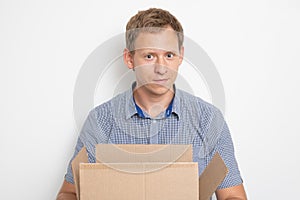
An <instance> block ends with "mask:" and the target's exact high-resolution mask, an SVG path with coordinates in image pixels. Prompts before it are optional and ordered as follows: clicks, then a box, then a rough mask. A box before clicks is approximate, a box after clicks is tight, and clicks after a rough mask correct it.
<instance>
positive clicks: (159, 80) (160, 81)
mask: <svg viewBox="0 0 300 200" xmlns="http://www.w3.org/2000/svg"><path fill="white" fill-rule="evenodd" d="M168 80H169V79H167V78H166V79H155V80H153V82H154V83H156V84H165V83H166V82H168Z"/></svg>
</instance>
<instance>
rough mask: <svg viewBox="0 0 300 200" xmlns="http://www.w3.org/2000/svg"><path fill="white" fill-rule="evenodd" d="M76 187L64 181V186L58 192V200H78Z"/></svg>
mask: <svg viewBox="0 0 300 200" xmlns="http://www.w3.org/2000/svg"><path fill="white" fill-rule="evenodd" d="M76 199H77V198H76V189H75V185H73V184H71V183H68V182H67V181H65V180H64V182H63V185H62V186H61V188H60V191H59V192H58V195H57V197H56V200H76Z"/></svg>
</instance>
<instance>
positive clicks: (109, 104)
mask: <svg viewBox="0 0 300 200" xmlns="http://www.w3.org/2000/svg"><path fill="white" fill-rule="evenodd" d="M126 93H127V91H125V92H122V93H119V94H118V95H116V96H114V97H112V98H111V99H109V100H108V101H105V102H104V103H101V104H99V105H97V106H96V107H95V108H94V109H92V112H96V113H97V114H105V115H107V114H109V113H111V112H112V109H115V108H116V107H119V106H120V105H121V104H122V102H123V103H124V101H125V97H126Z"/></svg>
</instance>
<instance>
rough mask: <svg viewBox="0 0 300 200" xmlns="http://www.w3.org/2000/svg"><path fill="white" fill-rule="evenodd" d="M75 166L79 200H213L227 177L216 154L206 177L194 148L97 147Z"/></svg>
mask: <svg viewBox="0 0 300 200" xmlns="http://www.w3.org/2000/svg"><path fill="white" fill-rule="evenodd" d="M96 161H97V162H96V163H88V156H87V152H86V149H85V148H83V149H82V150H81V151H80V152H79V153H78V155H77V156H76V157H75V159H74V160H73V162H72V170H73V176H74V181H75V186H76V193H77V199H78V200H98V199H101V200H165V199H167V200H182V199H185V200H208V199H209V198H210V197H211V196H212V194H213V193H214V192H215V190H216V188H217V187H218V185H219V184H220V183H221V182H222V180H223V179H224V177H225V176H226V173H227V168H226V165H225V164H224V162H223V160H222V158H221V157H220V156H219V154H218V153H217V154H215V155H214V157H213V159H212V160H211V162H210V163H209V164H208V166H207V167H206V168H205V170H204V171H203V173H202V174H201V176H200V177H199V176H198V163H197V162H193V152H192V146H191V145H157V144H155V145H140V144H98V145H96Z"/></svg>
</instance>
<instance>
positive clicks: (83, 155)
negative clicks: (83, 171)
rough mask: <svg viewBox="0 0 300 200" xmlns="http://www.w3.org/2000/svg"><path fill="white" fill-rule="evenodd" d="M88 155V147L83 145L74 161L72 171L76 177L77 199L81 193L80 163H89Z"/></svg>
mask: <svg viewBox="0 0 300 200" xmlns="http://www.w3.org/2000/svg"><path fill="white" fill-rule="evenodd" d="M88 162H89V161H88V155H87V151H86V148H85V147H83V148H82V149H81V150H80V151H79V152H78V154H77V156H76V157H75V158H74V159H73V161H72V164H71V165H72V172H73V178H74V182H75V188H76V196H77V199H78V200H79V197H80V196H79V195H80V191H79V164H80V163H88Z"/></svg>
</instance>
